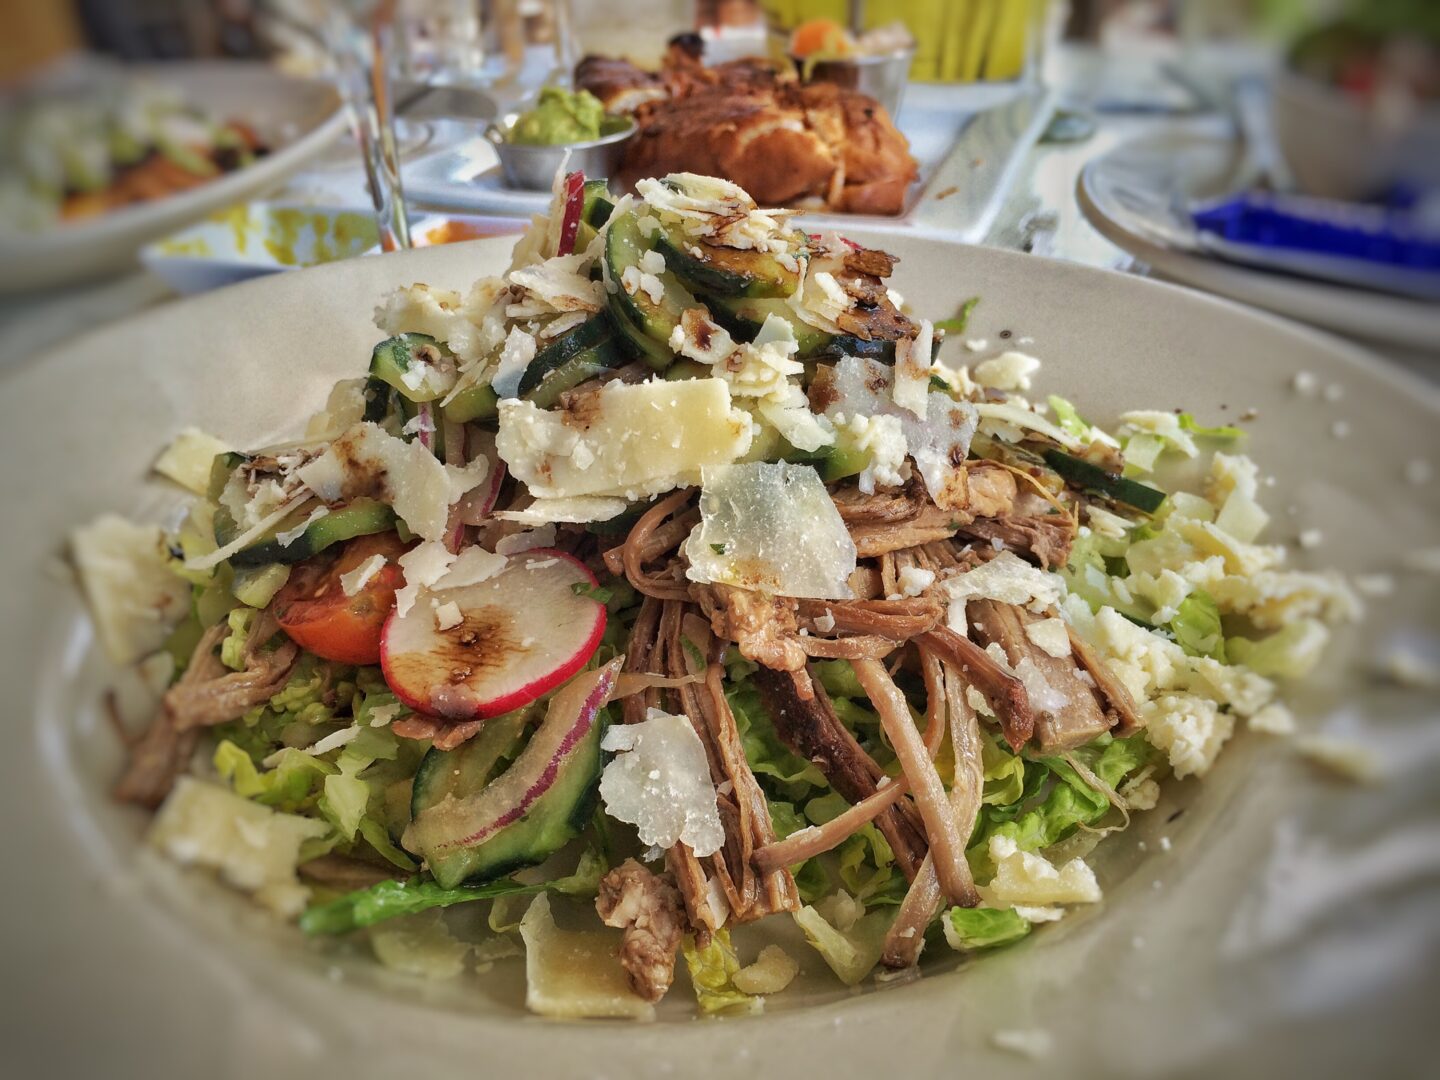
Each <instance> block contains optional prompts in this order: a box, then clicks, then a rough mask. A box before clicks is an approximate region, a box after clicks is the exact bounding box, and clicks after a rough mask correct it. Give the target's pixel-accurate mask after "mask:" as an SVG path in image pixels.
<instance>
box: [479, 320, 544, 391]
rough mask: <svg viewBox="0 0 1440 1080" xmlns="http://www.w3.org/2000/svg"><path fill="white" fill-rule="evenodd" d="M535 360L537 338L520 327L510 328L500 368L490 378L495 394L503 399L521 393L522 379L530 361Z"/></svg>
mask: <svg viewBox="0 0 1440 1080" xmlns="http://www.w3.org/2000/svg"><path fill="white" fill-rule="evenodd" d="M534 359H535V337H534V335H532V334H527V333H526V332H525V331H524V330H522V329H520V327H518V326H512V327H511V328H510V335H509V336H508V337H507V338H506V339H505V347H504V348H502V349H501V350H500V366H499V367H497V368H496V369H495V374H494V375H492V376H491V377H490V385H491V387H492V388H494V390H495V394H496V396H498V397H502V398H513V397H515V396H516V395H517V394H518V393H519V392H520V379H521V377H522V376H523V375H524V374H525V369H526V368H528V367H529V366H530V361H532V360H534Z"/></svg>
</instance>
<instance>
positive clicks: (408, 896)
mask: <svg viewBox="0 0 1440 1080" xmlns="http://www.w3.org/2000/svg"><path fill="white" fill-rule="evenodd" d="M605 869H606V868H605V866H604V860H603V859H602V858H601V857H600V856H599V855H598V854H597V853H595V852H593V851H586V852H585V854H584V855H582V856H581V857H580V863H579V865H578V866H577V867H576V869H575V872H574V873H573V874H570V875H568V876H566V877H562V878H556V879H555V880H553V881H544V882H540V883H538V884H531V885H527V884H524V883H522V882H519V881H516V880H515V879H514V878H502V879H500V880H499V881H490V882H486V883H485V884H484V885H461V886H458V887H456V888H453V889H446V888H442V887H441V886H440V885H438V884H436V882H435V881H433V880H431V879H428V878H422V877H412V878H410V879H409V880H408V881H382V882H379V883H378V884H375V885H372V886H370V887H369V888H368V889H357V890H356V891H355V892H352V893H347V894H346V895H344V896H342V897H340V898H338V899H336V900H332V901H330V902H329V903H327V904H317V905H315V906H313V907H311V908H309V909H307V910H306V912H305V913H304V914H303V915H301V916H300V929H301V930H303V931H304V932H305V933H307V934H348V933H349V932H350V931H352V930H358V929H359V928H360V927H362V926H374V925H375V924H376V923H378V922H383V921H384V920H386V919H393V918H396V917H398V916H400V915H414V914H415V913H416V912H420V911H428V910H429V909H431V908H438V907H450V906H451V905H452V904H468V903H470V902H471V901H472V900H493V899H495V898H496V897H502V896H532V895H534V894H536V893H542V892H559V893H565V894H567V895H570V896H587V895H594V893H595V890H596V889H597V888H598V887H599V884H600V878H601V877H602V876H603V874H604V872H605Z"/></svg>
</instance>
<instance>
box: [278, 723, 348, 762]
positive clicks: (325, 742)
mask: <svg viewBox="0 0 1440 1080" xmlns="http://www.w3.org/2000/svg"><path fill="white" fill-rule="evenodd" d="M359 737H360V726H359V725H358V724H351V725H350V726H349V727H345V728H341V729H340V730H339V731H332V732H331V733H330V734H329V735H326V736H325V737H324V738H323V739H319V740H318V741H316V742H314V743H311V744H310V745H309V746H307V747H305V748H304V750H303V752H304V753H306V754H310V755H312V756H314V757H320V756H321V755H322V754H328V753H330V751H331V750H339V749H340V747H342V746H344V745H346V744H347V743H352V742H354V741H355V740H356V739H358V738H359ZM283 753H284V751H283V750H281V751H278V752H277V753H275V754H272V755H271V756H270V757H268V758H266V759H265V761H264V764H265V765H267V766H269V767H271V768H273V767H274V766H275V765H277V764H279V757H280V754H283ZM272 759H273V760H272Z"/></svg>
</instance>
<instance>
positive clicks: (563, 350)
mask: <svg viewBox="0 0 1440 1080" xmlns="http://www.w3.org/2000/svg"><path fill="white" fill-rule="evenodd" d="M610 336H611V329H610V322H609V320H608V319H606V318H605V316H604V315H595V316H593V317H591V318H589V319H587V320H586V321H585V322H583V323H581V324H580V325H579V326H577V327H575V329H573V330H571V331H569V332H568V333H564V334H561V335H560V336H559V337H557V338H555V339H553V340H552V341H551V342H550V344H548V345H546V346H545V347H544V348H543V349H541V350H540V351H539V352H538V353H536V354H535V359H534V360H531V361H530V366H529V367H527V368H526V369H525V374H523V375H521V376H520V386H519V387H518V389H517V393H518V395H519V396H520V397H522V398H523V397H527V396H528V395H529V394H530V392H531V391H532V390H534V389H535V388H536V387H537V386H539V385H540V383H541V381H542V380H544V379H545V377H546V376H547V375H549V374H550V373H551V372H552V371H554V370H555V369H556V368H559V367H562V366H563V365H565V364H567V363H568V362H569V361H571V360H573V359H574V358H575V357H576V356H579V355H580V354H581V353H583V352H586V351H588V350H590V349H593V348H594V347H595V346H596V345H599V344H600V343H601V342H605V341H608V340H610Z"/></svg>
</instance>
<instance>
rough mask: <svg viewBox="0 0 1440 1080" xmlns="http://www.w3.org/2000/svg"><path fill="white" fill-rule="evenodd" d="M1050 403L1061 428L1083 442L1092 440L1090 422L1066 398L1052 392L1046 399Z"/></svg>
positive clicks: (1056, 421)
mask: <svg viewBox="0 0 1440 1080" xmlns="http://www.w3.org/2000/svg"><path fill="white" fill-rule="evenodd" d="M1045 400H1046V401H1048V402H1049V403H1050V410H1051V411H1052V412H1053V413H1054V414H1055V423H1056V424H1058V425H1059V427H1060V429H1061V430H1062V431H1064V432H1066V433H1067V434H1069V435H1074V436H1075V438H1077V439H1079V440H1081V441H1082V442H1090V441H1091V438H1092V436H1091V434H1090V424H1089V423H1088V422H1087V421H1086V420H1085V419H1084V418H1083V417H1082V416H1081V415H1080V414H1079V412H1077V411H1076V409H1075V406H1074V405H1072V404H1070V402H1068V401H1066V400H1065V399H1064V398H1062V397H1060V396H1058V395H1056V394H1051V395H1050V396H1049V397H1047V398H1046V399H1045Z"/></svg>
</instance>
